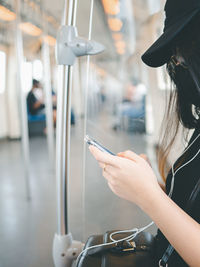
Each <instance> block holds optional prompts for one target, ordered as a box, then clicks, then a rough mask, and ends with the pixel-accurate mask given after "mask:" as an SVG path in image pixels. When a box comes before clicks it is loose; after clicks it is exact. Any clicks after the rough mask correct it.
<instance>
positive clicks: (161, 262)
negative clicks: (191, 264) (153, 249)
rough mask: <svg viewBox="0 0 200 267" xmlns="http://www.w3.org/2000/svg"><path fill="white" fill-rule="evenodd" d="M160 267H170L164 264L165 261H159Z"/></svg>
mask: <svg viewBox="0 0 200 267" xmlns="http://www.w3.org/2000/svg"><path fill="white" fill-rule="evenodd" d="M159 267H168V264H167V263H164V262H163V260H162V259H161V260H159Z"/></svg>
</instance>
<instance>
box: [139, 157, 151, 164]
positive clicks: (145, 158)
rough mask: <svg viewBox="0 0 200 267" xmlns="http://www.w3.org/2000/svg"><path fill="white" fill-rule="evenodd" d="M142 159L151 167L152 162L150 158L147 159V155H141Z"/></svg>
mask: <svg viewBox="0 0 200 267" xmlns="http://www.w3.org/2000/svg"><path fill="white" fill-rule="evenodd" d="M140 157H141V158H143V159H144V160H146V162H147V163H149V165H150V166H151V162H150V160H149V158H148V157H147V155H145V154H140Z"/></svg>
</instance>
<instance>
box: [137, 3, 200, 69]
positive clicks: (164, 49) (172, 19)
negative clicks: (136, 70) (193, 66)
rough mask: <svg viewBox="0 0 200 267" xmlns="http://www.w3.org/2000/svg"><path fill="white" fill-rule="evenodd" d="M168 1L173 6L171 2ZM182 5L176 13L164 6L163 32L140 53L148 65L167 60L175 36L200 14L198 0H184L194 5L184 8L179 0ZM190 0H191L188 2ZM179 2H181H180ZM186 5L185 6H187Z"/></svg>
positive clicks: (170, 54)
mask: <svg viewBox="0 0 200 267" xmlns="http://www.w3.org/2000/svg"><path fill="white" fill-rule="evenodd" d="M172 1H174V3H176V2H179V0H172ZM172 1H171V3H169V5H171V6H172V7H173V3H172ZM181 1H182V4H183V6H182V7H181V8H180V9H179V10H178V8H177V6H176V8H177V14H176V12H175V10H173V11H172V12H171V11H170V7H169V6H167V4H168V2H170V0H168V1H167V3H166V6H165V11H166V19H165V28H164V32H163V34H162V35H161V36H160V37H159V39H157V40H156V41H155V42H154V43H153V45H152V46H151V47H150V48H149V49H148V50H147V51H146V52H145V53H144V54H143V55H142V60H143V62H144V63H145V64H147V65H148V66H150V67H160V66H162V65H164V64H165V63H167V62H168V60H169V59H170V58H171V56H172V48H173V43H174V42H175V40H176V38H177V37H178V36H179V35H180V34H181V33H182V32H183V31H184V29H185V28H186V27H187V25H189V24H190V22H191V21H192V20H193V19H194V18H195V17H196V16H197V14H200V3H199V2H200V1H199V0H198V1H195V0H185V1H187V5H188V2H189V3H190V4H191V2H193V3H194V4H195V5H193V6H192V7H191V6H190V8H185V10H184V9H183V8H184V2H185V1H184V0H181ZM190 1H191V2H190ZM180 4H181V3H180ZM187 5H186V6H187ZM191 30H192V29H191Z"/></svg>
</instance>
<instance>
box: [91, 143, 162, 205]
mask: <svg viewBox="0 0 200 267" xmlns="http://www.w3.org/2000/svg"><path fill="white" fill-rule="evenodd" d="M90 151H91V153H92V154H93V156H94V157H95V158H96V160H97V161H98V162H99V164H100V167H101V168H102V169H103V176H104V177H105V178H106V179H107V181H108V185H109V187H110V189H111V190H112V191H113V192H114V193H115V194H116V195H118V196H119V197H121V198H124V199H126V200H128V201H131V202H135V203H136V204H137V205H139V206H140V207H141V208H143V206H144V205H145V203H146V201H149V200H150V199H151V198H152V195H153V194H154V193H155V192H156V191H157V190H160V187H159V185H158V182H157V179H156V177H155V174H154V172H153V170H152V168H151V167H150V165H149V163H147V161H146V160H145V159H143V158H142V157H141V156H139V155H137V154H135V153H134V152H131V151H126V152H123V153H119V154H118V156H112V155H109V154H107V153H104V152H101V151H100V150H99V149H97V148H95V147H94V146H90Z"/></svg>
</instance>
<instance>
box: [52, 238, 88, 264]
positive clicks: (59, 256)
mask: <svg viewBox="0 0 200 267" xmlns="http://www.w3.org/2000/svg"><path fill="white" fill-rule="evenodd" d="M83 246H84V244H82V243H81V242H79V241H75V240H73V238H72V235H71V233H69V234H67V235H58V234H55V236H54V241H53V260H54V265H55V267H72V263H73V261H74V260H75V259H76V258H77V257H78V255H79V254H80V253H81V251H82V250H83Z"/></svg>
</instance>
